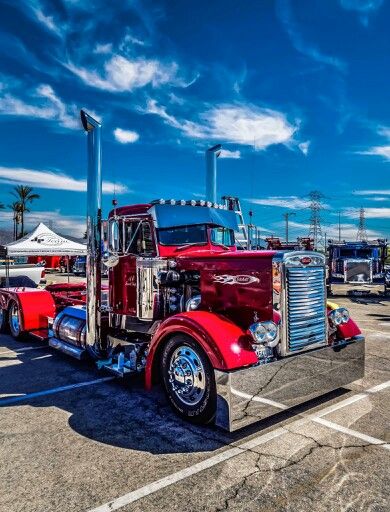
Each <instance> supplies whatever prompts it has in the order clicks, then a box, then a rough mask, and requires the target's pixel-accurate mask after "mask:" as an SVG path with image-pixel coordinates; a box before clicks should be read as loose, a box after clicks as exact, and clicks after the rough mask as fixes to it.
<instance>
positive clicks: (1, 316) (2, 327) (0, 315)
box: [0, 308, 7, 332]
mask: <svg viewBox="0 0 390 512" xmlns="http://www.w3.org/2000/svg"><path fill="white" fill-rule="evenodd" d="M6 330H7V310H6V309H2V308H0V332H6Z"/></svg>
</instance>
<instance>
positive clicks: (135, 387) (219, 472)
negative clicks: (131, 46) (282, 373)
mask: <svg viewBox="0 0 390 512" xmlns="http://www.w3.org/2000/svg"><path fill="white" fill-rule="evenodd" d="M333 300H335V302H337V303H338V304H340V305H342V306H346V307H348V308H349V310H350V312H351V315H352V316H353V318H354V319H355V320H356V321H357V322H358V324H359V325H360V327H361V329H362V331H363V333H364V334H365V335H366V375H365V377H364V379H362V380H360V381H357V382H355V383H353V384H351V386H349V387H348V389H342V390H338V391H336V392H334V393H332V394H328V395H327V396H325V397H323V398H322V399H320V400H316V401H312V402H311V403H310V404H306V405H305V406H301V407H298V408H295V409H293V410H290V411H283V412H281V413H279V414H278V415H277V416H275V417H273V418H270V419H268V420H266V421H264V422H260V423H258V424H256V425H255V426H253V427H251V428H250V429H246V430H244V431H241V432H238V433H235V434H234V435H233V434H227V433H224V432H223V431H220V430H218V429H217V428H213V427H209V428H200V427H195V426H192V425H190V424H187V423H185V422H183V421H181V420H180V419H179V418H177V417H176V416H175V415H174V414H173V413H172V412H171V409H170V407H169V406H168V404H167V402H166V400H165V397H164V395H163V394H162V393H161V391H160V390H159V389H158V388H156V389H154V390H153V391H152V392H146V391H145V390H144V389H143V383H142V379H138V380H137V379H130V380H126V381H118V380H115V379H114V378H113V377H111V376H109V375H107V374H106V373H101V372H99V371H98V370H97V369H96V368H95V367H94V366H93V365H91V364H88V363H86V362H79V361H77V360H74V359H71V358H69V357H67V356H65V355H63V354H60V353H57V352H56V351H55V350H53V349H51V348H49V347H47V346H46V345H45V344H44V343H42V342H38V341H35V340H34V339H33V338H29V339H26V340H24V341H23V342H17V341H15V340H13V339H12V338H11V337H10V336H7V335H0V460H1V464H0V511H1V512H3V511H4V512H16V511H17V512H22V511H26V512H27V511H28V512H43V511H45V512H49V511H50V512H51V511H53V512H54V511H61V512H67V511H72V512H73V511H85V512H92V511H94V512H98V511H99V512H106V511H107V512H108V511H111V510H121V511H123V512H125V511H137V512H141V511H142V512H144V511H153V512H154V511H156V512H157V511H160V510H167V511H183V510H186V511H201V510H204V511H221V510H236V511H240V510H245V511H258V510H261V511H294V512H296V511H306V510H307V511H311V512H312V511H318V512H321V511H324V512H325V511H326V512H330V511H351V512H354V511H361V512H363V511H364V512H367V511H371V512H380V511H383V512H385V511H388V510H390V481H389V465H390V429H389V424H390V407H389V404H390V302H389V300H388V299H384V298H381V297H379V296H377V297H373V298H365V297H360V298H354V299H350V298H346V297H337V298H335V299H333Z"/></svg>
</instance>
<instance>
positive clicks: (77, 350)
mask: <svg viewBox="0 0 390 512" xmlns="http://www.w3.org/2000/svg"><path fill="white" fill-rule="evenodd" d="M49 346H50V347H52V348H55V349H56V350H59V351H60V352H63V353H64V354H67V355H68V356H72V357H75V358H76V359H79V360H81V359H84V358H85V357H86V356H87V351H86V350H85V349H84V348H81V347H76V346H75V345H71V344H70V343H66V341H62V340H59V339H58V338H49Z"/></svg>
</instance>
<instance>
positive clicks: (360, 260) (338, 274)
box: [328, 239, 389, 294]
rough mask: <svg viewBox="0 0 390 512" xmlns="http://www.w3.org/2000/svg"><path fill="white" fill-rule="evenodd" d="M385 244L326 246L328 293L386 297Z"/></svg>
mask: <svg viewBox="0 0 390 512" xmlns="http://www.w3.org/2000/svg"><path fill="white" fill-rule="evenodd" d="M386 254H387V241H386V240H380V239H378V240H373V241H370V242H366V241H364V242H346V241H343V242H332V240H329V245H328V261H329V275H328V293H329V294H330V293H332V292H334V291H336V289H337V290H338V291H339V292H342V291H344V292H349V293H354V292H355V293H370V292H371V291H373V290H379V291H383V292H384V293H387V289H388V284H389V283H388V282H387V280H386V271H385V259H386Z"/></svg>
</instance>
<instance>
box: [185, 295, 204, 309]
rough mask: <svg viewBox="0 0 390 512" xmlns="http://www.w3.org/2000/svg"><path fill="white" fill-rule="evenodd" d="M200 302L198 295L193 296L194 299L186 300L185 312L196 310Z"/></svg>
mask: <svg viewBox="0 0 390 512" xmlns="http://www.w3.org/2000/svg"><path fill="white" fill-rule="evenodd" d="M200 301H201V296H200V295H195V296H194V297H191V299H189V300H187V302H186V311H195V309H198V307H199V304H200Z"/></svg>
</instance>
